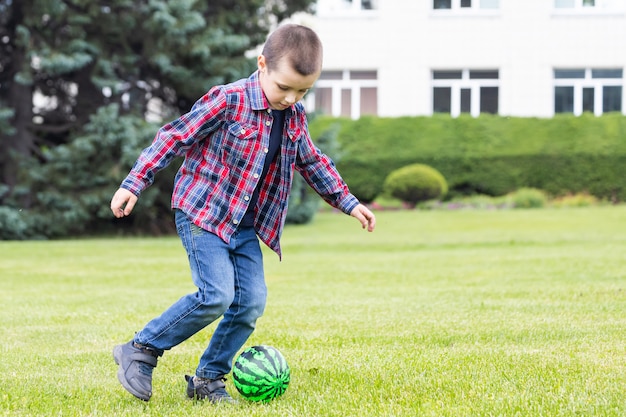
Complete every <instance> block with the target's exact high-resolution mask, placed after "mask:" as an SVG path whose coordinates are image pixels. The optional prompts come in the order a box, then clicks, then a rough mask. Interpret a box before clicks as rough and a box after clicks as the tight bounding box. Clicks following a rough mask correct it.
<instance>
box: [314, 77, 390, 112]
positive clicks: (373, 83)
mask: <svg viewBox="0 0 626 417" xmlns="http://www.w3.org/2000/svg"><path fill="white" fill-rule="evenodd" d="M368 73H371V74H372V75H373V76H374V77H375V78H365V77H364V75H367V74H368ZM327 75H330V77H328V78H326V76H327ZM321 88H330V89H331V113H330V114H329V115H330V116H332V117H346V116H345V115H343V114H342V113H344V112H343V111H342V110H344V107H345V106H346V103H345V101H346V100H345V97H346V96H345V94H347V93H348V92H349V95H350V99H349V112H350V115H349V117H350V118H351V119H358V118H360V117H361V109H362V108H363V106H362V105H361V89H364V88H374V89H376V97H378V93H379V92H380V87H379V80H378V70H377V69H367V70H361V69H358V70H357V69H343V70H330V69H329V70H324V71H323V72H322V75H321V76H320V78H319V79H318V80H317V82H316V83H315V86H314V88H313V90H312V91H311V92H310V94H307V96H306V101H305V104H306V106H307V109H308V111H316V110H317V109H316V104H315V103H316V90H317V89H321ZM376 101H377V102H376V114H378V98H377V100H376Z"/></svg>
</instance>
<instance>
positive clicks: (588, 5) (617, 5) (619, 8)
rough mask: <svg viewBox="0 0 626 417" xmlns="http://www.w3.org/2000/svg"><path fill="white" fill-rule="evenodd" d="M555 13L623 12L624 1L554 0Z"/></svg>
mask: <svg viewBox="0 0 626 417" xmlns="http://www.w3.org/2000/svg"><path fill="white" fill-rule="evenodd" d="M554 10H555V12H556V13H557V14H569V13H583V14H588V13H593V14H602V13H608V14H610V13H623V12H624V2H621V1H615V0H554Z"/></svg>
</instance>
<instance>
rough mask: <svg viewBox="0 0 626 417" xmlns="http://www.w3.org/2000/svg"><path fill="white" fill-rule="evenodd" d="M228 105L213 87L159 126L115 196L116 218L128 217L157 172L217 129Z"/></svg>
mask: <svg viewBox="0 0 626 417" xmlns="http://www.w3.org/2000/svg"><path fill="white" fill-rule="evenodd" d="M225 104H226V96H225V94H224V92H223V91H222V90H221V89H219V88H214V89H212V90H211V91H210V92H209V93H207V94H205V95H204V96H203V97H202V98H201V99H200V100H198V101H197V102H196V103H195V104H194V106H193V108H192V109H191V111H190V112H189V113H186V114H184V115H182V116H181V117H179V118H178V119H177V120H175V121H173V122H170V123H168V124H166V125H164V126H163V127H161V128H160V129H159V131H158V132H157V134H156V136H155V138H154V140H153V141H152V144H151V145H150V146H149V147H147V148H146V149H144V150H143V151H142V152H141V154H140V155H139V157H138V158H137V161H136V162H135V164H134V166H133V168H132V169H131V171H130V173H129V174H128V175H127V176H126V178H125V179H124V181H122V184H121V186H120V188H119V189H118V190H117V192H116V193H115V194H114V195H113V198H112V200H111V211H113V215H114V216H115V217H118V218H120V217H123V216H128V215H129V214H130V213H131V212H132V210H133V207H134V206H135V203H136V202H137V199H138V197H139V195H140V194H141V192H142V191H143V190H144V189H146V188H147V187H148V186H150V185H151V184H152V182H153V181H154V176H155V175H156V173H157V172H158V171H160V170H162V169H163V168H165V167H166V166H168V165H169V164H170V162H171V161H172V159H173V158H174V157H175V156H180V155H182V154H184V152H185V150H186V149H188V148H189V147H190V146H192V145H193V144H194V143H196V142H197V141H198V140H200V139H202V138H204V137H206V136H207V135H208V134H209V133H210V132H212V131H213V130H215V129H216V128H217V126H218V124H219V121H220V117H221V115H222V112H223V109H224V108H225Z"/></svg>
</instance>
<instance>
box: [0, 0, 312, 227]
mask: <svg viewBox="0 0 626 417" xmlns="http://www.w3.org/2000/svg"><path fill="white" fill-rule="evenodd" d="M311 3H312V0H210V1H209V0H203V1H201V0H168V1H165V0H107V1H103V0H0V149H2V152H1V153H0V206H3V210H1V211H0V221H2V218H1V217H2V213H5V215H6V213H10V215H11V216H13V217H14V215H16V213H19V215H18V217H19V218H20V219H21V220H23V221H24V222H25V224H28V225H35V226H31V227H29V228H27V229H30V232H29V233H30V234H33V235H39V234H41V235H42V236H53V235H56V234H57V233H56V232H54V233H53V232H52V230H51V229H50V226H54V227H52V229H55V230H56V229H58V234H59V235H63V234H65V233H68V232H72V233H75V232H78V233H81V232H85V231H90V229H91V228H92V227H96V228H99V227H102V224H101V223H98V224H97V225H96V224H93V221H92V219H94V218H95V219H96V221H97V220H98V219H100V220H102V219H104V213H103V212H102V210H103V209H106V208H107V207H108V202H109V199H110V197H111V195H112V193H113V192H114V191H115V188H116V187H117V185H118V184H119V181H120V180H121V178H122V177H123V176H124V175H125V173H126V172H127V171H128V169H130V166H131V164H132V161H131V159H133V158H134V157H136V156H137V154H138V151H139V150H140V149H141V147H142V146H146V145H147V144H148V143H149V141H150V139H151V136H152V135H153V134H154V132H155V131H156V128H157V127H158V126H156V125H154V126H150V125H149V124H147V122H146V120H152V121H155V122H158V123H160V122H161V121H162V120H168V119H171V118H174V117H176V116H178V115H179V114H181V113H183V112H186V111H187V110H189V108H190V107H191V105H192V104H193V102H195V100H197V99H198V98H199V97H200V96H201V95H202V94H204V92H206V91H207V90H208V89H209V88H210V87H211V86H213V85H215V84H223V83H226V82H231V81H234V80H236V79H239V78H243V77H246V76H248V75H249V74H250V72H251V71H252V70H253V69H254V67H255V65H254V59H253V58H251V57H250V56H249V55H248V54H247V52H249V51H250V50H252V49H253V48H255V47H257V46H258V45H260V44H262V43H263V41H264V40H265V37H266V36H267V34H268V33H269V31H270V30H271V28H272V26H273V25H275V24H276V23H277V22H280V21H282V20H283V19H285V18H287V17H289V16H291V15H292V14H293V13H294V12H296V11H302V10H306V9H307V8H308V7H309V6H310V4H311ZM149 132H151V133H150V134H149ZM140 143H141V144H142V145H139V144H140ZM133 152H134V153H133ZM131 156H132V157H131ZM164 176H166V175H164ZM169 182H171V181H170V178H167V177H166V178H165V179H164V181H163V183H164V184H168V183H169ZM153 188H154V190H151V191H150V192H152V193H154V194H155V197H153V198H154V199H151V198H150V197H149V198H146V196H142V206H143V207H144V208H145V209H146V210H148V209H149V210H150V211H151V212H152V214H151V215H150V216H148V218H149V219H151V220H150V222H149V223H150V225H143V226H147V227H148V230H152V229H154V228H156V229H158V230H163V229H164V227H163V226H155V225H156V224H159V222H161V223H163V222H167V221H168V220H166V219H164V218H163V217H164V216H165V215H167V216H168V219H169V214H164V213H163V212H161V211H159V207H158V205H157V206H156V207H155V206H153V204H152V203H153V202H154V203H156V202H157V201H158V200H159V198H157V197H156V196H160V195H161V194H164V195H166V196H167V198H169V192H170V191H171V185H163V186H162V188H161V185H160V184H158V183H156V184H155V185H154V186H153ZM71 200H74V201H73V203H71ZM78 200H80V201H78ZM44 213H45V214H44ZM94 216H95V217H94ZM13 217H11V218H13ZM46 219H47V220H46ZM18 223H19V222H13V224H18ZM47 223H52V224H47ZM69 224H72V225H73V227H71V228H70V229H66V231H65V232H63V230H62V229H63V227H64V225H69ZM36 225H40V226H36ZM3 227H8V226H7V225H6V224H5V225H4V226H3ZM144 230H146V229H144ZM1 232H2V230H1V229H0V233H1ZM0 236H1V235H0Z"/></svg>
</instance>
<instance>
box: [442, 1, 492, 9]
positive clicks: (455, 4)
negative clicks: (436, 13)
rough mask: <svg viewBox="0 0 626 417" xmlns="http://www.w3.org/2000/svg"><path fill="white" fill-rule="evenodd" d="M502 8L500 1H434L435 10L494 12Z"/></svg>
mask: <svg viewBox="0 0 626 417" xmlns="http://www.w3.org/2000/svg"><path fill="white" fill-rule="evenodd" d="M499 8H500V0H433V9H435V10H453V11H468V10H472V9H475V10H490V9H491V10H493V9H499Z"/></svg>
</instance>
